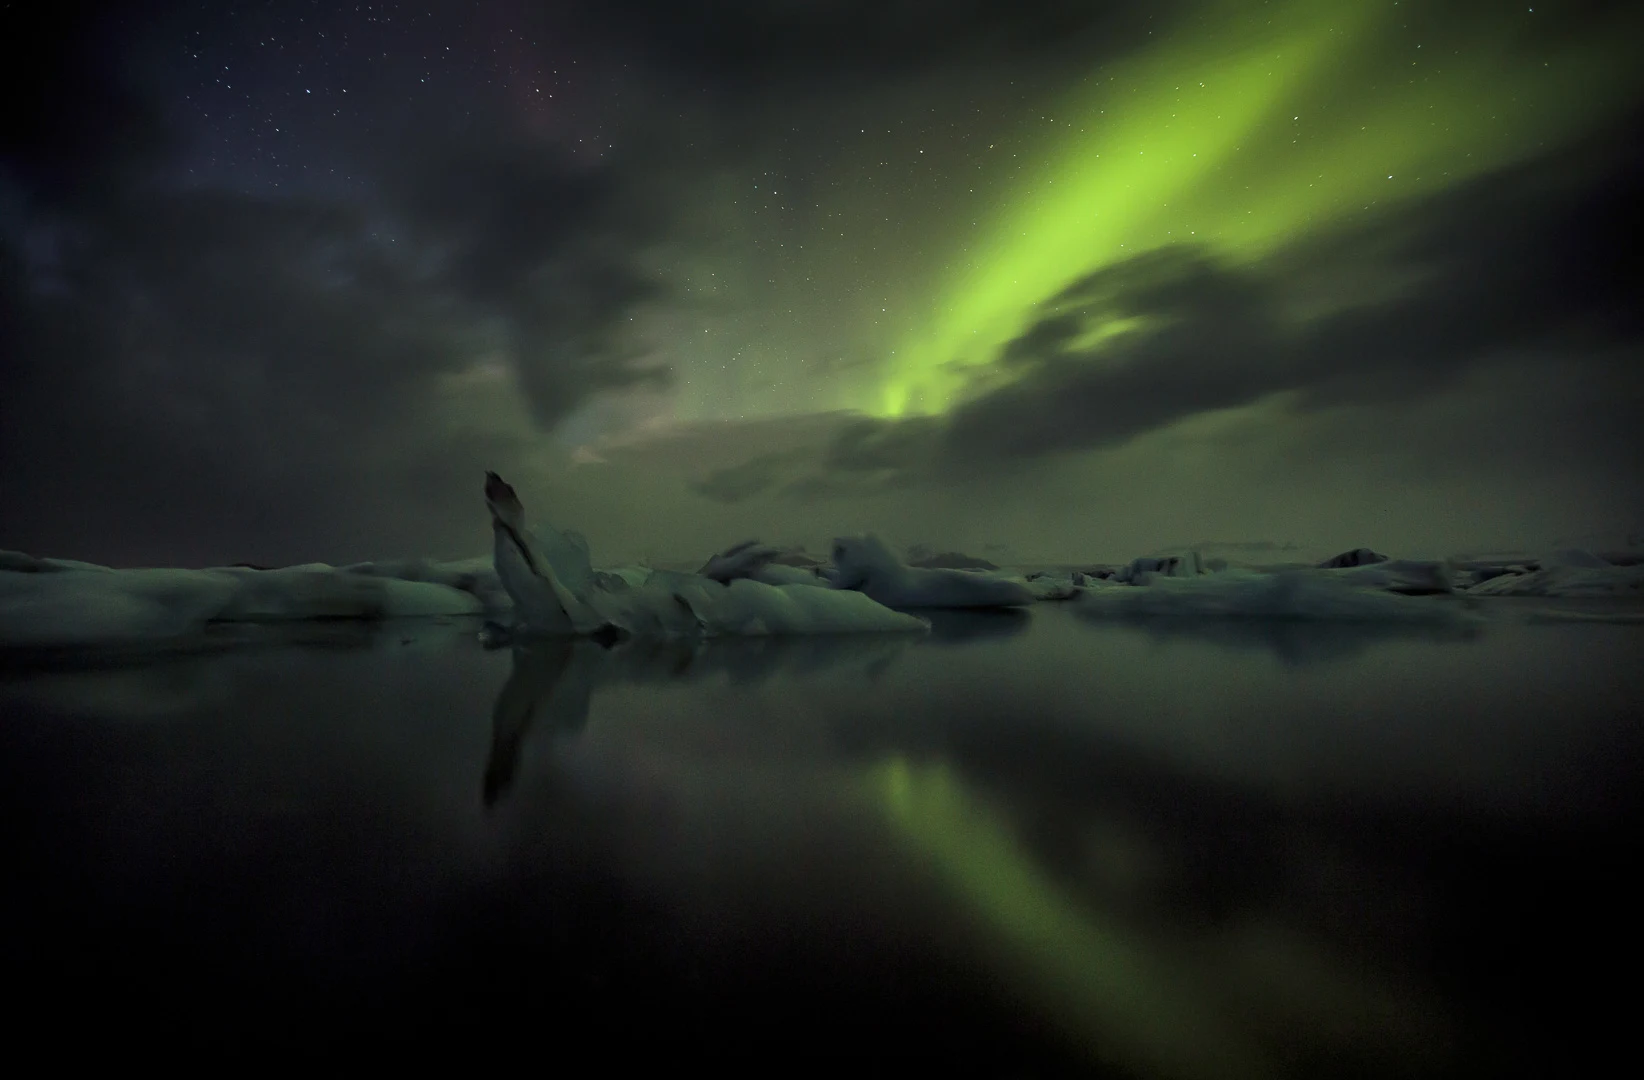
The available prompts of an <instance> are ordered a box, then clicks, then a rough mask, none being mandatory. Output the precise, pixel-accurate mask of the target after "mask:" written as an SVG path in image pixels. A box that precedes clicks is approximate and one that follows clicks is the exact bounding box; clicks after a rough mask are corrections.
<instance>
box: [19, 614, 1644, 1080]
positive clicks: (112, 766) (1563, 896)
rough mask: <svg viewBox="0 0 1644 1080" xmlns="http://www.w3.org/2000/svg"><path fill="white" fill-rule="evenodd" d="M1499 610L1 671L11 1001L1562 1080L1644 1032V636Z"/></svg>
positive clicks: (771, 1060)
mask: <svg viewBox="0 0 1644 1080" xmlns="http://www.w3.org/2000/svg"><path fill="white" fill-rule="evenodd" d="M1542 606H1545V604H1543V605H1542ZM1521 610H1522V609H1518V608H1515V607H1513V605H1512V602H1511V601H1503V602H1501V603H1500V604H1499V605H1498V606H1497V607H1496V608H1495V609H1493V610H1492V611H1491V612H1490V614H1489V617H1488V618H1487V619H1486V620H1485V622H1484V624H1483V625H1482V626H1481V627H1475V628H1462V629H1453V628H1452V629H1428V628H1422V627H1403V628H1400V627H1385V626H1382V627H1377V626H1367V627H1358V626H1353V625H1345V624H1321V623H1306V622H1262V621H1258V620H1205V621H1196V622H1195V621H1186V620H1163V621H1151V622H1149V621H1132V622H1093V621H1090V620H1087V619H1082V618H1080V617H1079V615H1078V614H1076V613H1075V611H1074V610H1072V609H1071V608H1069V607H1059V606H1057V605H1053V604H1039V605H1037V606H1036V607H1035V608H1034V609H1033V610H1032V611H1031V613H982V614H963V613H936V614H937V617H936V618H935V619H934V626H933V629H932V632H931V633H930V634H929V635H894V634H880V635H862V636H856V637H840V638H828V637H812V638H799V639H787V640H777V639H769V640H761V639H744V640H731V641H715V642H709V643H706V644H700V643H699V644H695V645H691V644H686V643H681V642H660V643H644V642H634V643H631V644H629V645H626V646H622V647H619V648H615V649H608V648H604V647H601V646H599V645H597V644H594V643H592V642H575V643H572V642H544V643H537V644H534V645H532V646H530V647H528V648H523V649H518V650H513V649H507V648H503V649H496V650H492V651H487V650H485V649H483V648H482V647H481V646H480V644H479V641H478V637H479V635H478V633H477V630H478V623H477V621H475V620H472V619H461V618H457V619H444V620H403V621H397V622H392V623H389V624H387V625H385V626H378V627H375V628H364V627H360V626H356V625H349V624H335V625H329V626H327V625H310V626H307V627H304V628H303V629H301V631H300V632H299V633H300V635H301V636H300V637H298V638H296V639H290V638H288V637H284V636H282V637H280V638H277V639H275V638H271V639H269V640H264V641H251V642H246V643H242V644H240V645H238V646H236V647H233V648H229V649H224V650H221V651H215V652H211V653H205V654H191V655H184V656H177V657H171V658H166V659H158V660H149V661H146V662H142V663H133V662H124V663H116V662H112V661H111V662H108V663H96V662H90V660H89V658H84V659H86V662H82V663H78V664H74V665H68V666H63V665H57V666H53V667H51V668H50V669H41V668H39V667H37V666H30V667H27V668H23V667H18V666H13V667H12V668H11V669H9V670H6V671H4V672H0V710H3V712H4V716H5V722H4V724H0V762H3V763H4V766H3V767H4V770H5V775H4V777H3V782H0V791H4V799H5V816H6V818H7V820H8V825H9V827H8V830H7V832H8V834H9V835H10V836H11V852H10V858H9V860H8V867H9V869H10V871H11V873H10V874H9V877H10V881H11V884H10V887H9V888H8V889H7V893H8V897H7V903H8V905H9V907H10V908H11V916H12V917H11V919H10V920H9V925H10V927H11V937H12V941H11V944H10V947H9V949H8V952H9V954H10V961H11V962H10V964H9V965H8V968H9V971H10V973H11V975H12V978H13V982H14V987H15V986H22V987H24V988H25V989H24V990H23V993H22V996H21V1000H22V1001H24V1002H25V1003H26V1004H25V1005H23V1006H22V1007H21V1009H20V1010H18V1007H17V1006H14V1007H13V1008H14V1018H15V1019H17V1020H19V1021H20V1022H21V1023H22V1024H23V1025H24V1026H25V1027H26V1026H27V1025H29V1024H35V1023H38V1024H45V1023H47V1022H48V1021H50V1022H53V1023H58V1022H61V1020H62V1018H63V1017H64V1016H65V1015H72V1016H73V1017H74V1018H75V1022H76V1023H77V1024H84V1025H88V1026H90V1027H92V1028H95V1029H96V1030H97V1031H99V1032H101V1033H103V1034H105V1035H107V1036H109V1037H117V1038H118V1039H119V1040H120V1043H121V1044H122V1045H126V1046H129V1047H136V1046H146V1047H149V1048H154V1047H160V1048H199V1047H205V1046H211V1045H215V1044H219V1043H225V1042H229V1041H233V1042H234V1043H235V1044H236V1045H239V1046H241V1047H248V1046H249V1047H262V1048H265V1049H267V1050H268V1051H270V1052H291V1053H297V1054H307V1053H317V1052H330V1051H336V1050H342V1049H352V1050H367V1051H371V1052H383V1051H388V1050H391V1051H395V1052H418V1051H420V1050H422V1049H430V1050H432V1049H441V1050H451V1049H455V1050H457V1051H458V1052H469V1053H471V1054H472V1055H476V1056H477V1057H476V1060H481V1059H483V1056H484V1055H486V1054H493V1053H497V1054H500V1053H502V1051H504V1050H506V1051H507V1052H508V1055H509V1056H510V1057H512V1056H513V1055H516V1054H519V1053H524V1054H525V1055H526V1056H527V1058H529V1057H530V1056H531V1055H533V1054H538V1055H541V1061H542V1063H543V1067H544V1068H547V1067H548V1066H550V1065H552V1064H553V1063H554V1062H555V1061H556V1060H559V1059H562V1058H563V1057H564V1056H565V1055H567V1054H569V1053H571V1052H572V1051H573V1050H574V1051H575V1054H576V1057H577V1059H578V1060H581V1059H583V1058H584V1056H585V1055H587V1054H589V1053H594V1054H596V1055H598V1056H599V1059H600V1060H603V1061H606V1062H608V1063H610V1064H613V1065H619V1064H623V1063H630V1062H641V1061H642V1062H646V1063H649V1064H651V1065H653V1066H662V1067H668V1068H675V1067H677V1068H684V1067H687V1066H692V1065H696V1064H707V1065H709V1066H727V1065H731V1066H735V1067H737V1068H739V1069H742V1068H749V1067H752V1068H758V1069H760V1070H761V1071H762V1073H763V1072H766V1071H769V1072H772V1073H778V1074H780V1073H786V1072H791V1071H799V1070H803V1069H804V1068H805V1067H807V1066H809V1065H812V1064H819V1065H823V1066H826V1067H829V1068H838V1067H849V1068H854V1069H857V1070H858V1071H862V1072H865V1073H874V1072H877V1071H880V1070H882V1069H884V1068H886V1067H888V1066H892V1065H895V1066H896V1067H907V1066H913V1067H916V1068H921V1069H925V1070H930V1071H932V1072H936V1071H940V1072H943V1073H948V1074H952V1075H989V1076H1048V1075H1096V1076H1126V1077H1224V1076H1225V1077H1234V1076H1284V1075H1329V1076H1366V1077H1369V1076H1376V1077H1386V1076H1404V1075H1415V1076H1452V1075H1456V1076H1459V1075H1478V1074H1481V1073H1489V1074H1494V1075H1546V1074H1556V1073H1559V1072H1561V1071H1564V1070H1566V1069H1568V1068H1570V1067H1572V1066H1574V1065H1575V1064H1576V1063H1577V1062H1578V1061H1584V1060H1586V1059H1587V1058H1588V1057H1589V1056H1592V1055H1598V1054H1601V1053H1603V1052H1604V1051H1606V1050H1607V1049H1609V1048H1610V1047H1611V1046H1612V1045H1613V1044H1617V1043H1619V1042H1621V1041H1622V1040H1623V1038H1624V1035H1625V1031H1626V1030H1627V1027H1628V1025H1630V1024H1631V1018H1630V1015H1629V1014H1628V1012H1627V1002H1626V1001H1625V1000H1624V999H1623V998H1618V997H1615V996H1612V992H1611V991H1609V990H1608V989H1607V988H1606V986H1607V983H1608V982H1609V980H1610V978H1611V977H1612V976H1613V975H1615V974H1616V972H1615V971H1613V970H1611V969H1613V968H1618V967H1620V968H1626V969H1628V970H1630V966H1631V958H1632V957H1633V956H1634V955H1635V952H1636V946H1635V944H1634V941H1635V937H1636V931H1635V929H1634V928H1633V924H1634V923H1635V922H1636V918H1635V915H1634V911H1633V909H1634V908H1635V907H1636V901H1635V900H1634V899H1633V894H1632V892H1631V891H1630V889H1629V888H1628V887H1627V886H1626V885H1625V883H1626V882H1629V881H1630V880H1631V872H1630V871H1631V866H1630V864H1631V863H1633V862H1634V861H1636V856H1637V850H1638V840H1637V828H1638V824H1639V814H1638V810H1639V776H1640V764H1641V761H1644V754H1641V752H1640V751H1641V746H1644V738H1641V735H1640V728H1639V724H1638V716H1639V709H1638V702H1639V700H1640V691H1641V690H1644V665H1641V664H1640V663H1639V659H1640V657H1641V655H1644V649H1641V648H1640V645H1641V642H1644V636H1641V635H1644V628H1641V627H1639V626H1636V625H1613V624H1604V623H1544V624H1532V623H1528V622H1526V621H1525V620H1524V619H1522V618H1521V617H1520V613H1521ZM14 1000H17V999H14Z"/></svg>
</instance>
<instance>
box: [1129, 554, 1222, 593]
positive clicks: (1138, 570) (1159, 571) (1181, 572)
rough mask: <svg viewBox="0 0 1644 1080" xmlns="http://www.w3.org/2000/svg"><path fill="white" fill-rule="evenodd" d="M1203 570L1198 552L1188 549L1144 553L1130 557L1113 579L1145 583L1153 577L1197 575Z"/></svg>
mask: <svg viewBox="0 0 1644 1080" xmlns="http://www.w3.org/2000/svg"><path fill="white" fill-rule="evenodd" d="M1204 572H1205V568H1204V562H1203V560H1202V559H1200V558H1199V553H1198V552H1197V551H1189V552H1187V553H1185V554H1182V555H1144V556H1142V557H1141V558H1137V559H1132V560H1131V561H1130V565H1129V566H1126V567H1124V568H1123V569H1121V570H1120V571H1119V572H1118V573H1116V574H1114V575H1113V580H1115V581H1118V582H1121V583H1123V584H1126V585H1145V584H1146V583H1147V582H1149V581H1150V580H1152V579H1153V578H1155V577H1172V578H1183V577H1197V576H1198V575H1200V574H1202V573H1204Z"/></svg>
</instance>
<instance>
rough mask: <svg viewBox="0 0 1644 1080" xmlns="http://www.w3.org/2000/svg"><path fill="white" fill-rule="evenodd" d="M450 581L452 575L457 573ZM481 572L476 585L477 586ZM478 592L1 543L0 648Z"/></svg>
mask: <svg viewBox="0 0 1644 1080" xmlns="http://www.w3.org/2000/svg"><path fill="white" fill-rule="evenodd" d="M453 580H454V579H453ZM480 584H481V583H480V582H478V581H477V580H476V581H475V582H473V583H471V587H473V588H475V589H477V588H478V587H479V585H480ZM485 610H486V603H485V601H484V600H483V599H482V598H481V596H480V595H479V594H478V593H477V592H474V591H467V590H465V589H462V588H459V587H456V585H455V584H442V583H441V582H440V581H437V580H405V579H401V578H397V577H387V576H380V575H376V574H367V573H359V572H352V571H350V570H345V569H339V568H337V567H332V566H327V565H325V564H323V563H308V564H305V565H302V566H288V567H283V568H280V569H276V570H258V569H253V568H251V567H245V566H227V567H213V568H210V569H205V570H189V569H180V568H142V569H119V570H117V569H111V568H109V567H106V566H94V565H92V564H89V563H75V562H73V561H71V560H66V559H41V558H36V557H35V556H31V555H25V554H23V553H21V552H9V551H8V552H0V648H22V649H47V650H52V649H73V648H104V649H106V648H114V647H118V648H143V647H147V648H174V647H198V646H200V645H202V644H205V643H206V642H207V638H208V635H209V634H210V632H211V631H212V630H213V629H214V628H215V627H218V626H221V625H223V624H233V623H278V622H286V621H294V620H315V619H328V620H362V621H376V620H382V619H393V618H406V617H438V616H458V615H477V614H480V613H481V612H483V611H485Z"/></svg>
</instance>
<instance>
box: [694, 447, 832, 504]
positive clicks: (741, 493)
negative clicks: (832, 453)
mask: <svg viewBox="0 0 1644 1080" xmlns="http://www.w3.org/2000/svg"><path fill="white" fill-rule="evenodd" d="M811 456H812V455H811V454H810V453H809V452H808V451H804V450H800V451H797V452H795V451H779V452H776V453H771V454H761V455H760V456H759V457H756V458H754V459H753V460H751V461H745V462H743V463H742V464H740V465H732V466H729V467H727V468H723V469H716V470H714V471H713V472H711V473H709V474H708V475H707V476H706V477H705V478H703V479H702V480H698V481H695V482H693V483H692V484H691V488H692V490H694V491H695V492H696V493H697V494H699V495H701V496H702V497H703V498H706V499H712V500H713V501H714V502H719V503H739V502H744V501H746V500H748V499H751V498H753V497H754V496H756V495H763V494H765V493H766V492H768V491H769V490H770V489H771V488H772V486H774V485H775V484H777V483H779V482H780V481H781V480H782V479H783V478H784V477H785V476H787V475H789V474H790V473H791V471H792V469H793V466H794V465H796V464H797V463H799V462H802V461H805V460H807V459H809V458H810V457H811Z"/></svg>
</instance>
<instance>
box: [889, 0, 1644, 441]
mask: <svg viewBox="0 0 1644 1080" xmlns="http://www.w3.org/2000/svg"><path fill="white" fill-rule="evenodd" d="M1428 7H1430V5H1421V4H1414V3H1408V2H1406V3H1403V4H1400V3H1392V2H1384V3H1374V4H1372V3H1359V2H1354V0H1278V2H1275V3H1271V4H1267V5H1264V6H1263V7H1262V8H1254V7H1253V6H1252V5H1250V4H1247V3H1239V2H1236V0H1212V2H1211V3H1209V4H1207V5H1206V7H1205V8H1204V9H1203V10H1202V11H1200V12H1199V13H1197V15H1196V16H1195V17H1194V18H1193V19H1192V20H1191V23H1190V25H1187V26H1184V27H1182V28H1181V29H1180V30H1179V31H1178V32H1176V33H1174V34H1173V35H1172V36H1168V37H1167V38H1166V39H1165V40H1162V41H1160V42H1159V44H1158V45H1156V46H1152V47H1150V48H1147V49H1145V50H1143V51H1142V52H1140V53H1138V54H1136V55H1134V56H1133V57H1131V58H1130V59H1128V60H1127V61H1125V62H1123V63H1120V64H1117V65H1114V66H1112V67H1111V68H1110V69H1105V70H1103V71H1100V72H1097V73H1094V74H1093V75H1092V76H1091V77H1090V78H1089V79H1088V80H1087V81H1086V82H1085V84H1084V85H1083V86H1081V87H1080V88H1079V89H1078V90H1076V91H1075V92H1073V93H1072V94H1070V95H1069V96H1068V98H1067V100H1066V105H1065V107H1064V115H1066V116H1069V117H1075V118H1082V119H1079V120H1077V121H1076V122H1075V123H1071V124H1058V125H1057V127H1058V128H1063V129H1066V130H1068V131H1069V134H1067V135H1066V136H1063V137H1062V138H1061V140H1060V142H1059V144H1056V145H1050V146H1047V147H1045V148H1044V151H1043V153H1042V155H1041V157H1040V160H1041V162H1042V164H1041V165H1040V166H1039V168H1038V169H1037V170H1035V171H1032V172H1030V173H1028V174H1026V175H1024V177H1023V178H1022V179H1021V180H1020V181H1019V182H1018V183H1017V185H1016V186H1015V188H1014V190H1013V191H1012V192H1011V193H1010V194H1009V195H1008V196H1007V197H1006V198H1005V199H1004V200H1002V202H1000V203H999V204H998V205H997V206H995V207H994V208H993V209H992V210H991V211H990V212H989V213H988V214H987V215H985V220H984V222H983V226H984V227H983V230H982V237H981V240H980V241H979V242H973V243H968V244H966V245H965V250H964V251H963V252H962V253H956V254H955V255H953V256H952V257H951V258H950V259H949V261H948V262H947V264H946V270H945V271H944V273H943V274H942V275H941V280H940V281H939V282H937V284H936V287H935V289H934V294H933V300H932V302H931V303H930V305H929V310H928V311H927V312H926V313H924V315H923V316H922V317H919V316H916V319H917V325H916V327H915V328H914V329H913V330H911V331H910V332H908V333H906V334H905V335H904V336H903V337H902V338H901V339H900V340H899V341H898V342H897V344H896V347H895V348H894V349H893V350H891V352H890V355H889V357H888V360H887V363H886V367H885V368H884V374H885V377H884V379H883V382H882V384H881V385H880V387H879V388H878V393H877V398H876V399H875V400H871V401H867V402H863V403H862V405H863V407H864V410H865V411H867V412H869V413H870V414H873V415H876V416H880V417H886V418H892V417H902V416H909V415H929V414H934V413H940V412H943V411H945V410H946V409H948V408H950V407H951V406H952V405H954V404H956V403H957V402H958V401H960V400H962V398H963V397H964V395H965V392H966V388H967V384H968V383H969V382H970V381H971V379H972V378H973V377H974V376H975V375H976V374H977V373H978V372H979V371H980V370H982V369H983V368H985V367H986V366H988V365H990V364H991V362H992V361H993V360H994V359H995V358H996V357H997V355H998V351H999V348H1000V346H1001V345H1003V344H1004V343H1005V342H1007V341H1009V340H1010V339H1011V338H1012V337H1013V336H1015V335H1016V334H1017V333H1018V332H1020V331H1021V330H1022V329H1023V328H1024V327H1025V326H1026V325H1027V324H1028V323H1029V322H1030V321H1031V319H1032V318H1033V314H1034V311H1035V309H1036V308H1037V307H1038V306H1039V305H1041V304H1043V303H1045V302H1046V301H1048V300H1050V299H1052V298H1053V297H1054V296H1055V295H1056V294H1057V293H1058V292H1059V291H1060V290H1061V289H1063V288H1064V287H1066V286H1067V285H1068V284H1069V283H1071V282H1073V281H1074V280H1076V279H1077V278H1079V277H1081V276H1083V275H1085V274H1088V273H1089V272H1091V271H1092V270H1095V269H1097V268H1099V267H1102V266H1105V265H1108V264H1112V263H1115V262H1119V261H1121V260H1124V259H1127V258H1129V257H1132V256H1134V255H1137V254H1139V253H1141V252H1145V251H1148V250H1151V249H1156V248H1159V247H1162V246H1166V245H1170V244H1176V243H1195V244H1199V245H1202V246H1204V247H1205V248H1207V249H1208V250H1210V251H1211V252H1213V253H1215V254H1216V255H1217V256H1219V257H1221V258H1224V259H1227V260H1231V261H1249V260H1255V259H1257V258H1260V257H1261V256H1262V255H1263V254H1265V253H1268V252H1271V251H1273V250H1275V249H1276V248H1278V247H1280V246H1281V245H1283V244H1285V243H1286V242H1288V241H1292V240H1295V239H1298V238H1300V237H1301V236H1303V235H1306V234H1307V233H1309V232H1312V231H1315V230H1319V229H1321V228H1327V227H1328V226H1330V225H1331V224H1332V223H1334V222H1342V221H1346V220H1351V219H1352V218H1354V217H1355V216H1357V215H1362V214H1363V213H1365V212H1371V213H1374V212H1376V211H1378V210H1380V209H1384V208H1386V207H1387V206H1388V205H1390V204H1393V203H1397V202H1399V201H1403V200H1408V199H1412V198H1415V197H1418V196H1421V195H1424V194H1431V193H1433V192H1435V191H1438V190H1440V189H1442V188H1444V187H1447V186H1449V185H1453V184H1456V183H1458V182H1460V181H1463V180H1466V179H1468V178H1470V177H1475V176H1477V175H1479V174H1481V173H1483V172H1486V171H1489V170H1492V169H1497V168H1500V167H1502V166H1505V165H1508V164H1510V163H1512V162H1514V161H1516V160H1519V159H1522V158H1524V157H1526V156H1528V155H1530V154H1534V153H1539V152H1545V151H1546V150H1548V149H1550V148H1552V147H1555V146H1557V145H1558V144H1559V143H1560V142H1562V141H1566V140H1572V139H1574V138H1577V137H1579V136H1580V135H1582V134H1584V133H1585V132H1587V131H1590V130H1591V129H1592V128H1593V127H1595V126H1597V125H1598V124H1600V123H1602V122H1604V121H1606V120H1608V119H1612V118H1613V113H1614V111H1615V109H1614V103H1617V102H1624V101H1626V100H1628V97H1629V91H1630V90H1631V89H1633V88H1634V87H1635V86H1636V84H1637V83H1638V82H1639V79H1640V75H1639V65H1638V64H1637V63H1636V57H1635V53H1636V48H1635V45H1634V44H1633V43H1635V42H1637V41H1638V40H1640V39H1641V38H1644V19H1641V18H1640V16H1639V15H1638V14H1637V13H1636V11H1629V10H1624V9H1616V10H1615V11H1613V12H1612V13H1611V14H1609V15H1608V16H1606V17H1603V18H1595V19H1593V20H1590V21H1589V22H1588V23H1587V25H1586V27H1585V29H1584V30H1583V31H1582V32H1580V33H1579V34H1564V35H1546V36H1542V35H1541V34H1540V33H1539V31H1538V28H1537V23H1536V19H1537V14H1536V11H1535V9H1534V8H1518V9H1515V10H1514V11H1512V12H1504V11H1502V10H1501V9H1499V8H1497V9H1493V10H1492V11H1491V12H1490V13H1489V14H1488V15H1486V16H1483V17H1481V18H1480V19H1479V20H1474V21H1469V22H1466V23H1465V25H1462V26H1456V25H1453V24H1449V23H1447V24H1445V25H1443V26H1433V27H1427V26H1423V25H1421V24H1422V22H1423V17H1424V16H1425V15H1427V14H1430V12H1428V11H1427V10H1426V9H1427V8H1428ZM1123 329H1124V327H1112V328H1109V331H1110V332H1114V333H1117V332H1122V330H1123Z"/></svg>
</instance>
